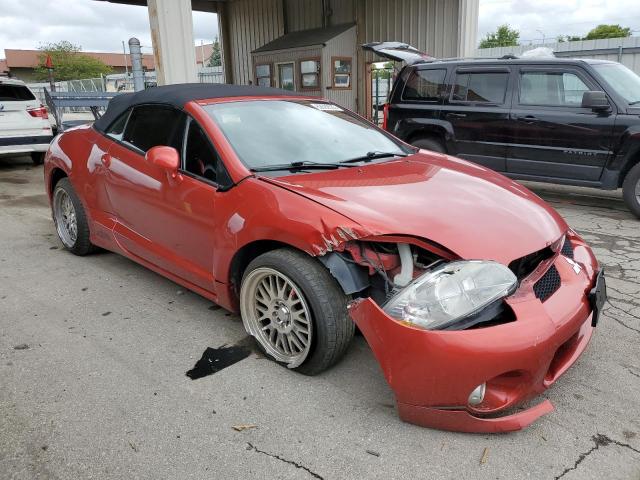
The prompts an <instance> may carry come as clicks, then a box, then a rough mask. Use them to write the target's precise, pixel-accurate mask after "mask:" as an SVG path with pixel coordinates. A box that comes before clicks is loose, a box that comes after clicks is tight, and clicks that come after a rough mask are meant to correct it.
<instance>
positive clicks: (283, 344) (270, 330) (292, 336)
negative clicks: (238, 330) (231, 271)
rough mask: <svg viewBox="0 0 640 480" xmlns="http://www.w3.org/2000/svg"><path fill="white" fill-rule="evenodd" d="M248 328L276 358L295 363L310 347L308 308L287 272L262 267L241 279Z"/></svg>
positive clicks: (309, 316)
mask: <svg viewBox="0 0 640 480" xmlns="http://www.w3.org/2000/svg"><path fill="white" fill-rule="evenodd" d="M240 308H241V311H242V321H243V322H244V325H245V328H246V329H247V331H248V332H249V333H250V334H251V335H253V336H254V337H255V338H256V340H258V342H259V343H260V344H261V345H262V347H263V348H264V349H265V350H266V351H267V353H268V354H270V355H271V356H272V357H273V358H275V359H276V360H277V361H279V362H282V363H286V364H287V366H288V367H289V368H295V367H298V366H299V365H300V364H302V362H304V360H305V359H306V358H307V355H308V354H309V351H310V349H311V341H312V335H313V325H312V318H311V310H310V309H309V307H308V305H307V302H306V300H305V298H304V296H303V295H302V292H301V291H300V289H299V288H298V286H297V285H296V284H295V283H294V282H293V281H292V280H291V279H290V278H289V277H287V276H286V275H284V274H282V273H280V272H278V271H277V270H274V269H272V268H267V267H261V268H257V269H255V270H253V271H252V272H250V273H249V274H248V275H247V277H246V278H245V279H244V282H243V284H242V290H241V292H240Z"/></svg>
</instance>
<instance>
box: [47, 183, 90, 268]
mask: <svg viewBox="0 0 640 480" xmlns="http://www.w3.org/2000/svg"><path fill="white" fill-rule="evenodd" d="M58 190H62V191H64V192H65V193H66V194H67V195H68V196H69V198H70V199H71V202H72V204H73V208H74V210H75V217H76V222H77V231H78V232H77V236H76V239H75V242H74V243H73V244H69V245H68V244H67V243H66V242H65V241H64V240H63V238H62V236H61V234H60V230H59V228H58V219H57V218H56V215H55V207H54V215H53V221H54V223H55V225H56V232H57V233H58V237H59V238H60V241H61V242H62V244H63V245H64V246H65V248H66V249H67V250H69V251H70V252H71V253H73V254H75V255H79V256H84V255H88V254H89V253H92V252H94V251H95V250H96V247H95V246H94V245H93V244H92V243H91V241H90V240H89V238H90V231H89V222H88V220H87V215H86V214H85V212H84V208H83V206H82V202H80V199H79V198H78V195H76V192H75V190H74V189H73V186H72V185H71V182H70V181H69V179H68V178H62V179H60V181H59V182H58V183H56V186H55V187H54V189H53V198H54V202H55V198H56V194H57V192H58Z"/></svg>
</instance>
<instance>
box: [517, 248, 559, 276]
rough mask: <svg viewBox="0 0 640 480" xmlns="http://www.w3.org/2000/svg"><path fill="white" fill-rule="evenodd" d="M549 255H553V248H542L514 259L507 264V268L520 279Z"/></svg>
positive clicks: (529, 273) (549, 256)
mask: <svg viewBox="0 0 640 480" xmlns="http://www.w3.org/2000/svg"><path fill="white" fill-rule="evenodd" d="M551 257H553V250H551V248H549V247H547V248H543V249H542V250H538V251H537V252H533V253H530V254H529V255H526V256H524V257H522V258H518V259H517V260H514V261H513V262H511V263H510V264H509V269H510V270H511V271H512V272H513V273H514V275H515V276H516V277H517V278H518V281H522V280H523V279H525V278H527V277H528V276H529V275H531V273H532V272H533V271H534V270H535V269H536V268H538V265H540V263H541V262H543V261H545V260H546V259H548V258H551Z"/></svg>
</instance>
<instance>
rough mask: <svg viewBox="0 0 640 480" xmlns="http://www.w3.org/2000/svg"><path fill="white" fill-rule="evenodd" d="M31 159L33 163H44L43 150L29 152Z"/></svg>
mask: <svg viewBox="0 0 640 480" xmlns="http://www.w3.org/2000/svg"><path fill="white" fill-rule="evenodd" d="M31 161H32V162H33V164H34V165H42V164H43V163H44V152H31Z"/></svg>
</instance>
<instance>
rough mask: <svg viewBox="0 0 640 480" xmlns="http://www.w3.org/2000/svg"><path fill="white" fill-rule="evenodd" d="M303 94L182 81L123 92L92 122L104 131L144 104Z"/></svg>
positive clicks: (181, 105) (246, 86) (182, 105)
mask: <svg viewBox="0 0 640 480" xmlns="http://www.w3.org/2000/svg"><path fill="white" fill-rule="evenodd" d="M283 95H292V96H296V95H300V94H299V93H296V92H290V91H288V90H280V89H277V88H265V87H254V86H250V85H227V84H216V83H179V84H175V85H165V86H163V87H152V88H148V89H146V90H141V91H139V92H135V93H123V94H121V95H118V96H116V97H114V98H113V99H111V101H110V102H109V106H108V108H107V111H106V112H105V114H104V115H103V116H102V117H100V118H99V119H98V120H96V122H95V123H94V124H93V125H94V127H95V128H96V129H98V130H100V131H102V132H104V131H105V130H106V129H107V128H108V127H109V125H111V124H112V123H113V122H114V120H116V119H117V118H118V117H119V116H120V115H121V114H122V113H124V112H125V111H127V110H128V109H129V107H131V106H134V105H143V104H150V103H155V104H164V105H171V106H174V107H176V108H179V109H182V108H183V107H184V105H185V104H186V103H187V102H190V101H192V100H204V99H207V98H224V97H265V96H267V97H268V96H283Z"/></svg>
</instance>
